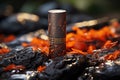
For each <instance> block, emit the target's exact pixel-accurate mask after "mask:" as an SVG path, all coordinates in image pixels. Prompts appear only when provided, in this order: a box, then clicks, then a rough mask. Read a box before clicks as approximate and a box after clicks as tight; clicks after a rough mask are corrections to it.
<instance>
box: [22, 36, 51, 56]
mask: <svg viewBox="0 0 120 80" xmlns="http://www.w3.org/2000/svg"><path fill="white" fill-rule="evenodd" d="M22 46H24V47H27V46H32V47H33V50H38V49H40V50H41V51H42V52H45V53H47V54H46V55H48V53H49V43H48V41H47V40H43V39H39V38H33V40H32V41H31V42H30V43H28V44H27V43H23V44H22Z"/></svg>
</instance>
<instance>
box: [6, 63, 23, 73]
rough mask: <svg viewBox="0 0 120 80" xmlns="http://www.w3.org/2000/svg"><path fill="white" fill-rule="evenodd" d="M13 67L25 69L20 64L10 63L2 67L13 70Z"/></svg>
mask: <svg viewBox="0 0 120 80" xmlns="http://www.w3.org/2000/svg"><path fill="white" fill-rule="evenodd" d="M14 69H25V67H24V66H22V65H15V64H10V65H8V66H7V67H5V68H4V71H9V70H14Z"/></svg>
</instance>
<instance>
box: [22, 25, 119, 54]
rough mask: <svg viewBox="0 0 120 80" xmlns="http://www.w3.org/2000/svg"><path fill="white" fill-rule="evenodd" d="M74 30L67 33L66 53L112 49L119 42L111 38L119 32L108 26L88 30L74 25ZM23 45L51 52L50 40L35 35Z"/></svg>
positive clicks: (85, 52) (89, 52)
mask: <svg viewBox="0 0 120 80" xmlns="http://www.w3.org/2000/svg"><path fill="white" fill-rule="evenodd" d="M73 31H74V33H73V32H70V33H68V34H67V35H66V51H67V52H66V53H71V54H73V53H77V54H83V55H86V54H92V53H93V50H95V49H99V48H104V49H110V48H112V47H114V46H115V45H116V44H117V42H112V41H110V40H109V38H112V37H115V36H116V35H117V34H116V33H115V32H113V31H112V30H111V28H110V27H108V26H105V27H103V28H101V29H100V30H94V29H91V30H87V29H80V28H78V27H73ZM95 42H96V43H95ZM22 46H24V47H27V46H32V47H33V50H38V49H40V50H41V51H42V52H45V53H46V55H48V54H49V43H48V40H43V39H40V38H36V37H35V38H33V40H32V41H31V42H30V43H22Z"/></svg>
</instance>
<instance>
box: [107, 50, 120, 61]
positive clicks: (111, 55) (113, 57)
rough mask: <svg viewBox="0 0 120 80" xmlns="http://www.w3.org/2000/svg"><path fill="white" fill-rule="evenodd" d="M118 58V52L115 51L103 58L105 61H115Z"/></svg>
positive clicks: (119, 54) (119, 51)
mask: <svg viewBox="0 0 120 80" xmlns="http://www.w3.org/2000/svg"><path fill="white" fill-rule="evenodd" d="M119 56H120V50H116V51H115V52H113V53H111V54H108V55H107V56H105V60H115V59H117V58H118V57H119Z"/></svg>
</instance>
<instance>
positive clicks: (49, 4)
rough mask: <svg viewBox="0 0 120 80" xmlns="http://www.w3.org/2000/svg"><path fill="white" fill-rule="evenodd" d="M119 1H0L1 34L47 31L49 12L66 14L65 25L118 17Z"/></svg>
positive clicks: (119, 10) (119, 11)
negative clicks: (56, 11)
mask: <svg viewBox="0 0 120 80" xmlns="http://www.w3.org/2000/svg"><path fill="white" fill-rule="evenodd" d="M119 2H120V1H119V0H19V1H18V0H0V33H7V34H9V33H14V34H20V33H22V34H23V33H27V32H30V31H34V30H37V29H46V30H47V27H48V25H47V24H48V22H47V16H48V10H50V9H65V10H67V24H68V25H70V24H73V23H76V22H82V21H87V20H92V19H96V18H101V17H109V16H114V15H117V17H118V18H119V13H120V5H119Z"/></svg>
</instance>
